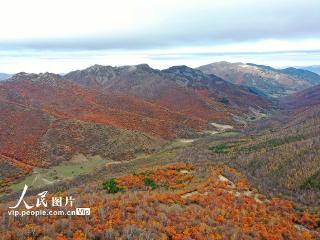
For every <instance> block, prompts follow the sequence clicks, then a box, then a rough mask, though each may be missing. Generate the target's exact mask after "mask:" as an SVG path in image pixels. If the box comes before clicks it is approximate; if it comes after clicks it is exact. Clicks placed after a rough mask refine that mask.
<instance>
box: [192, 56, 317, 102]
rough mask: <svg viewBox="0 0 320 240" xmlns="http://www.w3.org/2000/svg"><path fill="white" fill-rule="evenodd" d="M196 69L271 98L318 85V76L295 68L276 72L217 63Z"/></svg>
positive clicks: (235, 64)
mask: <svg viewBox="0 0 320 240" xmlns="http://www.w3.org/2000/svg"><path fill="white" fill-rule="evenodd" d="M198 69H199V70H201V71H203V72H204V73H207V74H215V75H217V76H219V77H221V78H223V79H225V80H227V81H230V82H232V83H235V84H238V85H244V86H248V87H252V88H256V89H258V90H260V91H263V92H264V93H266V94H268V95H270V96H273V97H279V96H284V95H288V94H290V93H294V92H297V91H300V90H303V89H306V88H308V87H311V86H314V85H317V84H320V76H319V75H317V74H315V73H313V72H310V71H307V70H301V69H296V68H287V69H283V70H278V69H274V68H271V67H268V66H263V65H256V64H250V63H248V64H243V63H229V62H217V63H212V64H208V65H204V66H200V67H199V68H198Z"/></svg>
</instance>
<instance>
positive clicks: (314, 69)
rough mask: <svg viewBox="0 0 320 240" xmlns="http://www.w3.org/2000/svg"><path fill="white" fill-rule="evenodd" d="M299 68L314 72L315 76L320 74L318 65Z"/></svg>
mask: <svg viewBox="0 0 320 240" xmlns="http://www.w3.org/2000/svg"><path fill="white" fill-rule="evenodd" d="M299 68H301V69H305V70H308V71H311V72H314V73H316V74H320V65H314V66H306V67H299Z"/></svg>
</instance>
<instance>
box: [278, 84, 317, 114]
mask: <svg viewBox="0 0 320 240" xmlns="http://www.w3.org/2000/svg"><path fill="white" fill-rule="evenodd" d="M316 105H320V86H315V87H310V88H308V89H305V90H303V91H300V92H297V93H295V94H292V95H289V96H287V97H284V98H282V99H280V106H281V107H282V109H288V110H296V111H297V110H298V109H306V108H310V107H312V106H316Z"/></svg>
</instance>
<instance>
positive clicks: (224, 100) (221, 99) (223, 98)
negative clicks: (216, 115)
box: [218, 97, 230, 105]
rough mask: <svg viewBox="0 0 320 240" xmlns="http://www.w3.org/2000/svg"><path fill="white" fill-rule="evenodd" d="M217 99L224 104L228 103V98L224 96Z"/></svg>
mask: <svg viewBox="0 0 320 240" xmlns="http://www.w3.org/2000/svg"><path fill="white" fill-rule="evenodd" d="M218 101H219V102H221V103H223V104H224V105H228V104H229V103H230V102H229V100H228V98H226V97H221V98H219V100H218Z"/></svg>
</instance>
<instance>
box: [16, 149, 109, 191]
mask: <svg viewBox="0 0 320 240" xmlns="http://www.w3.org/2000/svg"><path fill="white" fill-rule="evenodd" d="M106 162H107V161H106V160H104V159H102V158H101V157H100V156H89V157H85V156H83V155H80V154H79V155H77V156H75V157H74V158H73V159H72V160H71V161H70V162H64V163H61V164H60V165H58V166H54V167H51V168H49V169H45V168H35V169H33V171H32V173H31V174H30V175H29V176H27V177H26V178H25V179H23V180H22V181H21V182H19V183H14V184H12V185H11V186H10V189H11V190H13V191H19V190H21V189H23V187H24V185H25V184H27V185H28V186H29V187H33V188H36V187H43V186H45V185H48V184H51V183H54V182H57V181H61V180H64V179H66V178H71V177H75V176H78V175H80V174H85V173H90V172H92V171H93V170H94V169H95V168H97V167H101V166H103V165H104V164H105V163H106Z"/></svg>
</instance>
